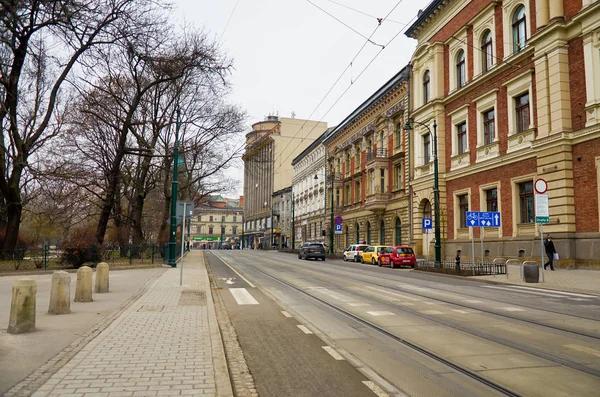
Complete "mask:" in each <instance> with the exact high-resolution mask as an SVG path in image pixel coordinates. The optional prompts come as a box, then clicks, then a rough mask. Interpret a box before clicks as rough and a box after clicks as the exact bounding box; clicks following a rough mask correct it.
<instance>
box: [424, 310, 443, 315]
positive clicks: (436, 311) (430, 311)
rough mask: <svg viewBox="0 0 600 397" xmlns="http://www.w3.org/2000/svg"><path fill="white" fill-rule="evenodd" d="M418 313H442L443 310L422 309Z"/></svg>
mask: <svg viewBox="0 0 600 397" xmlns="http://www.w3.org/2000/svg"><path fill="white" fill-rule="evenodd" d="M419 313H423V314H444V313H443V312H440V311H438V310H422V311H420V312H419Z"/></svg>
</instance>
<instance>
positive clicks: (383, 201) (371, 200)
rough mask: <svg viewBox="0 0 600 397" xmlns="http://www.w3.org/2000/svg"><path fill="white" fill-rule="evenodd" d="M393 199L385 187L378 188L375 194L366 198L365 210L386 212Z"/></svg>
mask: <svg viewBox="0 0 600 397" xmlns="http://www.w3.org/2000/svg"><path fill="white" fill-rule="evenodd" d="M390 198H391V195H390V193H387V192H386V191H385V188H384V187H381V186H378V187H377V189H376V190H375V192H374V193H371V194H368V195H367V196H366V197H365V205H364V209H366V210H371V211H379V210H384V209H385V207H386V206H387V204H388V202H389V200H390Z"/></svg>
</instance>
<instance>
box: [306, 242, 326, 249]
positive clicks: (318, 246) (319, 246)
mask: <svg viewBox="0 0 600 397" xmlns="http://www.w3.org/2000/svg"><path fill="white" fill-rule="evenodd" d="M308 246H309V247H310V248H323V244H320V243H315V244H309V245H308Z"/></svg>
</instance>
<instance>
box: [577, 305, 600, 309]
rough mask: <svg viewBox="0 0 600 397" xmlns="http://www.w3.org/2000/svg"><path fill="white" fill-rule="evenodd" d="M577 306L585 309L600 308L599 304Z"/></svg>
mask: <svg viewBox="0 0 600 397" xmlns="http://www.w3.org/2000/svg"><path fill="white" fill-rule="evenodd" d="M579 307H583V308H586V309H600V306H598V305H579Z"/></svg>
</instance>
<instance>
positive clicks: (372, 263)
mask: <svg viewBox="0 0 600 397" xmlns="http://www.w3.org/2000/svg"><path fill="white" fill-rule="evenodd" d="M376 264H377V263H375V258H371V265H373V266H375V265H376Z"/></svg>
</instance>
